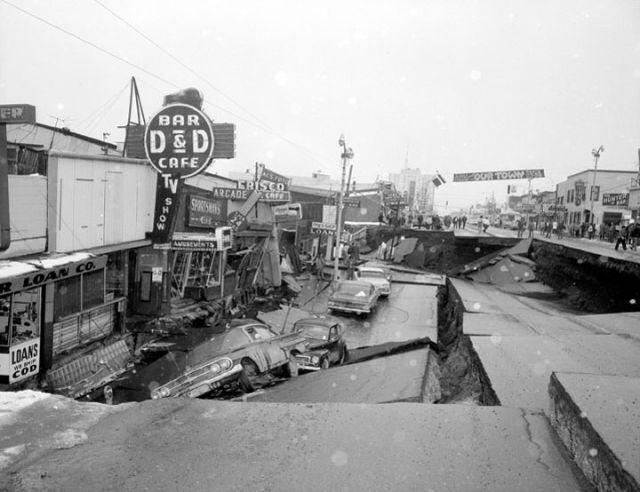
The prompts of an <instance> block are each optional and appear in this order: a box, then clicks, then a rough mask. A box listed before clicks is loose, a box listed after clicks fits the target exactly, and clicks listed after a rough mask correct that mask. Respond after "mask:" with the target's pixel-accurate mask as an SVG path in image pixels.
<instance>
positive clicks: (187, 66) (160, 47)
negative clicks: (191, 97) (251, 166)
mask: <svg viewBox="0 0 640 492" xmlns="http://www.w3.org/2000/svg"><path fill="white" fill-rule="evenodd" d="M93 1H94V2H95V3H97V4H98V5H100V6H101V7H102V8H103V9H105V10H106V11H107V12H109V13H110V14H111V15H113V16H114V17H115V18H116V19H118V20H119V21H121V22H123V23H124V24H125V25H127V26H128V27H129V28H131V29H132V30H133V31H135V32H136V33H138V34H139V35H140V36H142V37H143V38H144V39H146V40H147V41H148V42H149V43H151V44H152V45H153V46H155V47H156V48H158V49H159V50H160V51H162V52H163V53H164V54H165V55H167V56H168V57H170V58H171V59H172V60H173V61H175V62H176V63H178V64H179V65H180V66H181V67H183V68H185V69H186V70H188V71H189V72H191V73H192V74H193V75H195V76H196V77H198V78H199V79H200V80H201V81H203V82H204V83H205V84H207V85H208V86H209V87H211V88H212V89H213V90H214V91H216V92H217V93H218V94H220V95H221V96H222V97H224V98H225V99H227V100H228V101H230V102H231V103H233V104H235V105H236V106H237V107H238V108H240V109H241V110H242V111H244V112H245V113H247V114H248V115H250V116H251V117H252V118H255V119H256V121H258V122H259V123H260V124H261V125H263V126H265V127H266V128H270V126H269V124H267V123H266V122H264V121H263V120H262V119H261V118H259V117H258V116H256V115H255V114H254V113H252V112H251V111H249V110H248V109H247V108H245V107H244V106H242V105H241V104H240V103H239V102H237V101H236V100H235V99H233V98H232V97H231V96H229V95H227V94H225V93H224V92H223V91H222V90H220V89H218V88H217V87H216V86H214V85H213V84H212V83H211V82H209V80H208V79H206V78H205V77H203V76H202V75H200V74H199V73H198V72H196V71H195V70H194V69H193V68H191V67H190V66H189V65H187V64H186V63H184V62H182V60H180V59H179V58H178V57H177V56H175V55H174V54H173V53H171V52H170V51H168V50H167V49H165V48H163V47H162V46H160V45H159V44H158V43H156V42H155V41H154V40H153V39H151V38H150V37H149V36H148V35H146V34H145V33H143V32H142V31H140V30H139V29H138V28H136V27H135V26H134V25H133V24H131V23H130V22H129V21H127V20H126V19H124V18H123V17H122V16H120V15H118V14H117V13H116V12H114V11H113V10H111V9H110V8H109V7H107V6H106V5H105V4H104V3H102V2H101V1H100V0H93Z"/></svg>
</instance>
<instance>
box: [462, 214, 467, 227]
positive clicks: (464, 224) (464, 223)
mask: <svg viewBox="0 0 640 492" xmlns="http://www.w3.org/2000/svg"><path fill="white" fill-rule="evenodd" d="M462 228H463V229H466V228H467V216H466V215H463V216H462Z"/></svg>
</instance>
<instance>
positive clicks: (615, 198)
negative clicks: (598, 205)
mask: <svg viewBox="0 0 640 492" xmlns="http://www.w3.org/2000/svg"><path fill="white" fill-rule="evenodd" d="M602 205H604V206H609V207H626V206H628V205H629V193H603V194H602Z"/></svg>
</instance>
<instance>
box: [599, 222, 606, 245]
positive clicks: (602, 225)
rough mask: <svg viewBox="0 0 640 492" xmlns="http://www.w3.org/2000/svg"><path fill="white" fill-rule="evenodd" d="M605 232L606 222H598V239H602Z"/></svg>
mask: <svg viewBox="0 0 640 492" xmlns="http://www.w3.org/2000/svg"><path fill="white" fill-rule="evenodd" d="M606 234H607V224H605V223H604V222H603V223H602V224H600V227H599V228H598V238H599V239H600V241H604V238H605V236H606Z"/></svg>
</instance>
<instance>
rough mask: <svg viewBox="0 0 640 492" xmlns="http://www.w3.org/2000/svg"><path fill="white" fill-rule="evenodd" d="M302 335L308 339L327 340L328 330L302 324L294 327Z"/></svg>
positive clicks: (322, 327)
mask: <svg viewBox="0 0 640 492" xmlns="http://www.w3.org/2000/svg"><path fill="white" fill-rule="evenodd" d="M296 328H300V330H301V331H302V333H304V334H305V336H308V337H309V338H317V339H318V340H327V339H328V338H329V328H327V327H326V326H321V325H311V324H302V325H296Z"/></svg>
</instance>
